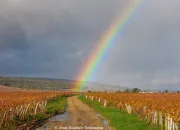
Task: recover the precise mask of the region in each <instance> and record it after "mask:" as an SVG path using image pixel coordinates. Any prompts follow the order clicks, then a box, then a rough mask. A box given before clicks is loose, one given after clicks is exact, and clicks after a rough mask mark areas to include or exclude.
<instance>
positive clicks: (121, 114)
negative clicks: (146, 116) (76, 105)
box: [79, 96, 159, 130]
mask: <svg viewBox="0 0 180 130" xmlns="http://www.w3.org/2000/svg"><path fill="white" fill-rule="evenodd" d="M79 99H80V100H81V101H82V102H84V103H86V104H88V105H89V106H90V107H92V108H93V109H95V110H96V111H97V112H98V113H99V114H101V115H102V116H103V117H105V118H107V119H108V120H109V123H110V126H112V127H114V128H116V130H159V128H157V127H153V126H151V125H148V124H147V123H146V122H145V121H142V120H139V119H138V117H137V116H135V115H129V114H128V113H127V112H125V111H122V110H119V109H116V108H112V107H106V108H105V107H103V106H102V105H101V104H99V103H98V102H97V101H91V100H89V99H86V98H85V97H84V96H80V97H79Z"/></svg>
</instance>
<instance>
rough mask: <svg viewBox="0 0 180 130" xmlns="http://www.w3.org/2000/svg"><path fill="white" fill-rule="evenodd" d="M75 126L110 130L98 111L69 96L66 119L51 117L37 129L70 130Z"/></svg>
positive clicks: (81, 129) (81, 128)
mask: <svg viewBox="0 0 180 130" xmlns="http://www.w3.org/2000/svg"><path fill="white" fill-rule="evenodd" d="M73 127H77V129H80V130H83V129H87V127H89V128H90V127H91V128H90V129H95V128H98V127H99V129H103V130H109V128H106V126H105V125H104V123H103V121H102V118H100V117H99V116H97V113H96V112H95V111H94V110H93V109H91V108H90V107H89V106H88V105H86V104H84V103H83V102H81V101H80V100H79V99H78V98H77V97H69V98H68V108H67V113H66V117H65V118H64V120H62V121H60V120H53V119H52V120H51V119H50V120H49V121H48V122H47V123H46V124H44V125H43V126H42V127H41V128H38V129H37V130H63V129H67V130H69V129H70V128H73ZM85 127H86V128H85ZM93 127H95V128H93Z"/></svg>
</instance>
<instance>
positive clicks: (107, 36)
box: [74, 0, 143, 91]
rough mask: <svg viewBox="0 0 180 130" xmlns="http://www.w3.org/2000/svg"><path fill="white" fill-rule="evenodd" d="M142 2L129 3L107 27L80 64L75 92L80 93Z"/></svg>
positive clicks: (135, 0) (136, 0) (138, 0)
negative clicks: (85, 60) (85, 59)
mask: <svg viewBox="0 0 180 130" xmlns="http://www.w3.org/2000/svg"><path fill="white" fill-rule="evenodd" d="M142 2H143V0H133V1H131V0H130V1H129V2H128V4H127V6H126V7H125V9H124V10H123V11H121V12H122V13H121V14H120V15H119V16H118V17H117V18H116V20H115V21H114V22H113V23H112V24H111V25H110V26H109V27H108V29H107V30H106V31H105V33H104V34H103V35H102V36H101V39H100V40H99V41H98V42H97V43H96V45H97V46H96V47H95V48H94V50H93V51H92V52H91V53H90V55H89V57H88V60H87V62H86V63H85V64H84V63H83V64H82V66H81V70H80V72H78V73H77V75H76V76H75V79H76V81H80V82H78V83H76V84H75V86H74V90H75V91H82V89H83V88H84V86H85V84H86V82H87V81H88V80H89V78H90V77H91V75H92V73H93V72H94V71H95V69H96V68H97V66H98V65H99V64H100V63H101V61H102V59H103V57H104V56H105V54H107V53H108V50H109V49H110V48H111V47H112V46H114V44H115V41H116V40H117V38H118V36H119V34H120V33H121V32H122V30H123V29H124V27H125V24H126V23H127V22H128V21H129V19H130V18H131V17H132V16H133V15H134V13H135V12H137V9H138V8H139V7H140V5H141V4H142Z"/></svg>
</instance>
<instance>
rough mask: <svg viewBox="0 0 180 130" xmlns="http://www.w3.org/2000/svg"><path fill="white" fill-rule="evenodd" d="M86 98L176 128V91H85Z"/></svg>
mask: <svg viewBox="0 0 180 130" xmlns="http://www.w3.org/2000/svg"><path fill="white" fill-rule="evenodd" d="M85 95H86V98H88V99H90V100H97V101H99V102H100V103H101V104H102V105H104V106H105V107H106V106H111V107H114V108H117V109H122V110H125V111H127V112H128V113H129V114H135V115H137V116H139V118H142V119H143V120H144V119H146V120H147V122H149V123H152V124H154V125H159V126H161V127H162V128H164V129H166V128H172V129H178V127H179V123H180V94H178V93H168V94H165V93H154V94H148V93H145V94H140V93H137V94H133V93H86V94H85Z"/></svg>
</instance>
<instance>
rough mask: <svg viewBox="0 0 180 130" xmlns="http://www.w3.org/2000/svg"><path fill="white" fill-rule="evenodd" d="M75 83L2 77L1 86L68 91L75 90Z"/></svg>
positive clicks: (60, 80)
mask: <svg viewBox="0 0 180 130" xmlns="http://www.w3.org/2000/svg"><path fill="white" fill-rule="evenodd" d="M74 84H75V81H70V80H64V79H48V78H21V77H0V85H4V86H11V87H18V88H22V89H39V90H62V89H63V90H66V89H71V88H73V86H74Z"/></svg>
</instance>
